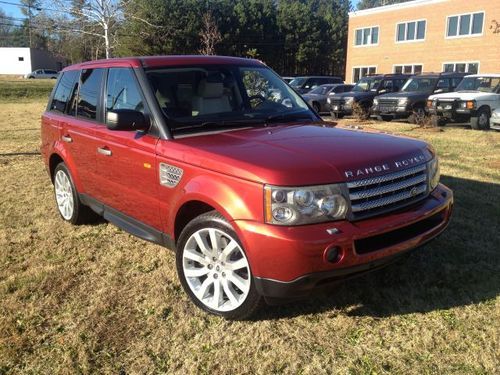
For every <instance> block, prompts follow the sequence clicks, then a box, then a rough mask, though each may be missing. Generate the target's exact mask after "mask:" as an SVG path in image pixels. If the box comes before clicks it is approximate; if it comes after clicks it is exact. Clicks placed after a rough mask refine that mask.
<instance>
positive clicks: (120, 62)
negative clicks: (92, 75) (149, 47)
mask: <svg viewBox="0 0 500 375" xmlns="http://www.w3.org/2000/svg"><path fill="white" fill-rule="evenodd" d="M226 64H227V65H230V64H231V65H233V64H234V65H247V66H262V65H264V63H263V62H261V61H259V60H254V59H247V58H242V57H230V56H203V55H172V56H140V57H122V58H113V59H103V60H93V61H87V62H83V63H80V64H75V65H70V66H68V67H66V68H64V71H66V70H76V69H88V68H120V67H127V68H140V67H144V68H155V67H163V66H179V65H226Z"/></svg>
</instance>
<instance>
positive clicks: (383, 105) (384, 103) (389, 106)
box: [378, 99, 398, 112]
mask: <svg viewBox="0 0 500 375" xmlns="http://www.w3.org/2000/svg"><path fill="white" fill-rule="evenodd" d="M378 106H379V111H380V112H396V110H397V108H398V101H397V100H394V99H379V101H378Z"/></svg>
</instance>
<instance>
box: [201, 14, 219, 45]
mask: <svg viewBox="0 0 500 375" xmlns="http://www.w3.org/2000/svg"><path fill="white" fill-rule="evenodd" d="M200 38H201V46H200V49H199V53H200V54H201V55H215V46H216V45H217V43H219V42H220V41H221V40H222V36H221V35H220V32H219V28H218V27H217V23H216V22H215V20H214V17H213V16H212V13H210V12H207V13H205V14H204V15H203V19H202V29H201V31H200Z"/></svg>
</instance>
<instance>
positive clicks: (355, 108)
mask: <svg viewBox="0 0 500 375" xmlns="http://www.w3.org/2000/svg"><path fill="white" fill-rule="evenodd" d="M352 115H353V116H354V117H355V118H356V119H358V120H368V119H369V118H370V108H369V107H365V106H364V105H362V104H359V103H353V105H352Z"/></svg>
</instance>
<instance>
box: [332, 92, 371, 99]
mask: <svg viewBox="0 0 500 375" xmlns="http://www.w3.org/2000/svg"><path fill="white" fill-rule="evenodd" d="M377 95H378V94H377V92H376V91H349V92H344V93H342V94H335V97H336V98H349V97H353V98H354V100H356V101H359V100H362V99H367V98H374V97H375V96H377Z"/></svg>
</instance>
